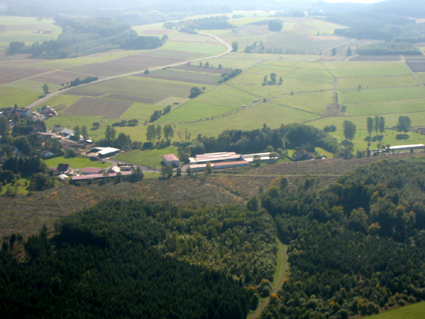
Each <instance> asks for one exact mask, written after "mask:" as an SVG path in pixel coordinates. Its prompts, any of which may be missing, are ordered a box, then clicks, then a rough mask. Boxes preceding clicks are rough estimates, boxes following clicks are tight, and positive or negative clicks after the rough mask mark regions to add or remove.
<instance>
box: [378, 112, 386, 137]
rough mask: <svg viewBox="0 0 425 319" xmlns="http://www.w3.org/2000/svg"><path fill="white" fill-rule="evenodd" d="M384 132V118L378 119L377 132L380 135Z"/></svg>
mask: <svg viewBox="0 0 425 319" xmlns="http://www.w3.org/2000/svg"><path fill="white" fill-rule="evenodd" d="M384 131H385V117H383V116H380V117H379V132H380V133H381V134H382V133H384Z"/></svg>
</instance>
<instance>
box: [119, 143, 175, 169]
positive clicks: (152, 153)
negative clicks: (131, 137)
mask: <svg viewBox="0 0 425 319" xmlns="http://www.w3.org/2000/svg"><path fill="white" fill-rule="evenodd" d="M165 154H177V147H175V146H169V147H166V148H159V149H154V150H142V151H141V150H134V151H129V152H125V153H122V154H120V155H119V156H117V157H116V159H117V160H119V161H123V162H130V163H134V164H138V165H144V166H148V167H151V168H154V169H158V170H159V169H161V164H160V162H161V161H162V155H165Z"/></svg>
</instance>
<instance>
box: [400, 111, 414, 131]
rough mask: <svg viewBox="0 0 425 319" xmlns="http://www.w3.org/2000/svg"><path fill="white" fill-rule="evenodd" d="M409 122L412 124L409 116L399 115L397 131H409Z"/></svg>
mask: <svg viewBox="0 0 425 319" xmlns="http://www.w3.org/2000/svg"><path fill="white" fill-rule="evenodd" d="M411 124H412V121H411V120H410V117H408V116H403V115H401V116H399V118H398V123H397V131H398V132H403V133H407V132H409V128H410V125H411Z"/></svg>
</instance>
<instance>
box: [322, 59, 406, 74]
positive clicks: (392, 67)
mask: <svg viewBox="0 0 425 319" xmlns="http://www.w3.org/2000/svg"><path fill="white" fill-rule="evenodd" d="M325 65H326V67H327V68H328V69H330V70H331V72H332V74H334V75H335V76H337V77H355V76H358V77H363V76H367V77H370V76H384V75H409V74H410V72H409V70H408V69H407V67H406V66H405V65H404V63H401V62H391V63H390V62H350V63H325Z"/></svg>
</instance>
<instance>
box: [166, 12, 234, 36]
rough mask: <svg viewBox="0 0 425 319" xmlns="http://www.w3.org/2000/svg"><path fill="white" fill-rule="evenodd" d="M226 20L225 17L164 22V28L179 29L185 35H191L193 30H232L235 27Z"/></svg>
mask: <svg viewBox="0 0 425 319" xmlns="http://www.w3.org/2000/svg"><path fill="white" fill-rule="evenodd" d="M228 20H229V18H228V17H227V16H214V17H207V18H200V19H194V20H182V21H178V22H166V23H164V27H165V28H167V29H177V28H179V29H180V30H182V31H184V32H186V33H193V32H195V30H223V29H230V28H234V27H235V26H233V25H231V24H230V23H229V22H228Z"/></svg>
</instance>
